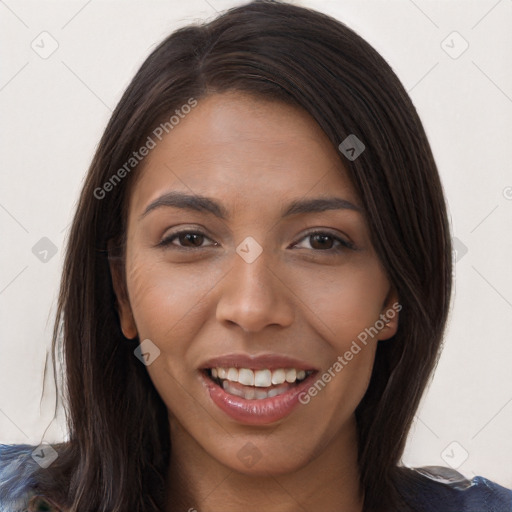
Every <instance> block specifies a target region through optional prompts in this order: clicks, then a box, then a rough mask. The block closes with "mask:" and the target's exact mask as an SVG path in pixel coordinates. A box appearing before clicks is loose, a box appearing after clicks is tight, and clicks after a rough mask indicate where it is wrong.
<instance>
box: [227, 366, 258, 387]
mask: <svg viewBox="0 0 512 512" xmlns="http://www.w3.org/2000/svg"><path fill="white" fill-rule="evenodd" d="M228 378H229V377H228ZM238 382H240V384H244V385H245V386H254V372H253V371H252V370H249V369H247V368H240V370H238Z"/></svg>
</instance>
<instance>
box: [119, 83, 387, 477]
mask: <svg viewBox="0 0 512 512" xmlns="http://www.w3.org/2000/svg"><path fill="white" fill-rule="evenodd" d="M340 142H341V141H340ZM139 178H140V179H138V180H137V181H136V183H135V185H134V187H133V190H132V193H131V197H130V203H129V218H128V228H127V229H128V232H127V251H126V284H127V296H125V295H123V292H122V288H121V286H120V281H119V278H118V277H116V278H115V286H116V292H117V295H118V298H119V302H120V317H121V324H122V329H123V332H124V334H125V336H126V337H128V338H133V337H135V336H136V335H138V337H139V340H140V341H141V342H142V341H143V340H150V341H146V342H144V344H143V352H145V353H147V354H148V355H147V356H146V358H147V360H146V363H147V371H148V372H149V375H150V377H151V379H152V381H153V383H154V385H155V387H156V389H157V391H158V393H159V394H160V396H161V397H162V399H163V401H164V402H165V404H166V405H167V408H168V411H169V421H170V425H171V436H172V438H173V442H174V441H177V443H176V444H175V445H174V446H177V445H178V444H179V443H185V444H187V443H188V445H189V446H194V447H195V448H196V450H197V451H196V453H202V454H203V456H204V457H208V458H210V459H212V460H216V461H218V462H220V463H222V464H224V465H226V466H228V467H230V468H232V469H235V470H237V471H240V472H244V473H252V474H257V473H260V474H266V473H269V472H270V473H274V474H278V473H284V472H287V471H294V470H295V469H297V468H299V467H303V466H304V465H305V464H307V463H308V462H309V461H311V460H313V459H314V458H316V457H317V456H318V455H320V454H321V453H322V452H325V451H326V450H327V449H328V448H329V446H330V445H331V444H332V443H333V442H335V441H336V440H339V439H348V438H350V439H352V440H353V437H352V436H353V433H354V431H355V420H354V411H355V409H356V407H357V405H358V404H359V402H360V401H361V399H362V397H363V395H364V393H365V391H366V389H367V385H368V382H369V378H370V374H371V370H372V366H373V360H374V355H375V349H376V343H377V340H383V339H387V338H389V337H391V336H393V335H394V334H395V332H396V328H397V315H396V314H393V319H392V320H390V321H389V322H388V323H387V325H384V322H383V321H382V318H383V317H381V316H380V315H382V314H383V313H386V312H387V311H389V310H390V309H392V304H393V303H395V302H396V300H397V297H396V296H395V295H394V294H393V293H392V289H391V287H390V283H389V282H388V280H387V278H386V275H385V273H384V271H383V268H382V266H381V264H380V262H379V260H378V258H377V255H376V254H375V252H374V249H373V247H372V245H371V243H370V234H369V231H368V228H367V225H366V222H365V217H364V214H363V211H362V210H361V202H360V199H359V198H358V196H357V194H356V193H355V191H354V189H353V187H352V185H351V183H350V181H349V179H348V176H347V173H346V171H345V169H344V168H343V165H342V163H341V160H340V155H339V154H338V152H337V150H336V149H335V148H333V147H332V144H331V143H330V141H329V140H328V139H327V137H326V136H325V134H324V133H323V132H322V131H321V129H320V128H319V127H318V126H317V125H316V123H315V122H314V121H313V119H312V118H311V117H309V116H308V115H307V114H306V113H305V112H303V111H302V110H300V109H297V108H294V107H292V106H289V105H286V104H283V103H279V102H268V101H263V100H261V99H255V98H254V97H252V96H249V95H246V94H243V93H239V92H230V93H224V94H215V95H212V96H209V97H207V98H205V99H202V100H200V101H199V103H198V105H197V106H196V107H195V108H194V109H192V111H191V112H190V113H189V114H187V115H186V116H185V117H184V118H183V119H181V120H180V122H179V124H177V125H176V126H174V128H173V129H172V130H171V131H170V132H169V133H168V134H167V135H166V136H165V137H163V139H162V141H160V142H158V141H157V145H156V147H155V148H154V149H152V150H151V151H150V153H149V155H148V156H147V157H146V159H145V161H144V162H143V170H142V171H141V175H140V176H139ZM199 198H208V200H205V199H201V200H200V199H199ZM393 311H394V310H393ZM370 328H372V329H373V330H370ZM365 329H367V330H366V331H365ZM376 331H378V333H377V334H375V333H376ZM369 333H371V334H370V335H369ZM365 334H366V336H365ZM372 335H373V336H372ZM363 340H365V342H363ZM358 348H359V350H358ZM141 364H142V363H141ZM213 368H214V370H212V369H213ZM229 368H234V369H231V370H229ZM293 369H295V371H293ZM283 370H284V371H283ZM310 372H313V373H310ZM215 375H217V379H216V380H215V381H214V380H213V378H212V376H213V377H214V376H215ZM219 377H223V378H222V379H219ZM297 379H298V380H297ZM304 379H305V380H304ZM237 380H241V381H242V383H240V382H236V381H237ZM283 380H284V382H283ZM288 380H290V381H292V382H288ZM319 380H320V381H321V382H320V384H319V383H318V382H317V381H319ZM251 382H252V383H253V385H251ZM315 383H317V384H316V387H315ZM224 388H225V389H224ZM315 390H316V392H315Z"/></svg>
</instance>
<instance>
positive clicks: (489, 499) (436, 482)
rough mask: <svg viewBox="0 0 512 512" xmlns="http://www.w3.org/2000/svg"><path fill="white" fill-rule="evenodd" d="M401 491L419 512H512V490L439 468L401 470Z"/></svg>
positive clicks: (479, 477)
mask: <svg viewBox="0 0 512 512" xmlns="http://www.w3.org/2000/svg"><path fill="white" fill-rule="evenodd" d="M401 473H402V477H403V479H402V480H401V481H400V484H399V492H400V493H401V494H402V496H403V497H404V499H405V500H406V501H407V503H408V504H409V505H411V506H412V507H413V508H414V510H417V511H418V512H512V491H511V490H509V489H506V488H505V487H502V486H501V485H498V484H496V483H494V482H491V481H490V480H487V479H486V478H483V477H481V476H476V477H474V478H473V479H472V480H468V479H467V478H465V477H464V476H463V475H461V474H460V473H459V472H457V471H455V470H453V469H449V468H444V467H439V466H427V467H422V468H401Z"/></svg>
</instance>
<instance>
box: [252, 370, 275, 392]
mask: <svg viewBox="0 0 512 512" xmlns="http://www.w3.org/2000/svg"><path fill="white" fill-rule="evenodd" d="M271 384H272V372H271V371H270V370H257V371H256V372H254V385H255V386H257V387H259V388H268V387H269V386H270V385H271Z"/></svg>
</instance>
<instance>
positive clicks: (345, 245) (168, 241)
mask: <svg viewBox="0 0 512 512" xmlns="http://www.w3.org/2000/svg"><path fill="white" fill-rule="evenodd" d="M181 235H199V236H203V237H205V238H207V239H208V240H210V238H209V237H208V236H207V235H206V234H205V233H203V232H201V231H193V230H184V231H178V232H176V233H173V234H172V235H169V236H168V237H166V238H164V239H163V240H162V241H161V242H159V243H158V244H157V246H158V247H163V248H169V247H171V246H173V247H175V248H176V249H178V250H182V251H195V250H199V249H203V248H204V247H183V246H180V245H175V244H173V243H172V242H173V241H174V240H175V239H176V238H178V237H179V236H181ZM315 235H326V236H328V237H330V238H332V239H334V240H335V241H336V242H338V244H339V245H338V246H337V247H333V248H330V249H311V250H313V251H315V252H321V253H327V254H333V253H335V254H336V253H340V252H344V251H345V250H347V249H351V250H355V249H356V247H355V246H354V245H353V244H352V243H351V242H347V241H346V240H343V239H342V238H340V237H338V236H336V235H333V234H332V233H329V232H328V231H321V230H316V231H310V232H308V233H306V234H305V235H304V236H303V237H302V238H301V239H300V240H299V242H301V241H302V240H304V239H306V238H309V237H312V236H315ZM297 243H298V242H297ZM294 245H296V244H294ZM212 246H215V244H213V245H209V246H206V247H212Z"/></svg>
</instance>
